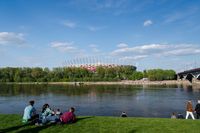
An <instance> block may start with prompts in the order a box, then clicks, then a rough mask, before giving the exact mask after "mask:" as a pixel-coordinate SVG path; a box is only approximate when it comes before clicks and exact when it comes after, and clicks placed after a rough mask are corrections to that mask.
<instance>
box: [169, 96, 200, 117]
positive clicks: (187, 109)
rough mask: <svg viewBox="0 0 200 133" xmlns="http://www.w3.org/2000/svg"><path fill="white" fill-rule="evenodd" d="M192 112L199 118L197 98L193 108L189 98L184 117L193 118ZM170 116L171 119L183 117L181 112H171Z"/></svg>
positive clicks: (199, 109) (199, 103) (199, 106)
mask: <svg viewBox="0 0 200 133" xmlns="http://www.w3.org/2000/svg"><path fill="white" fill-rule="evenodd" d="M193 113H196V119H200V100H198V102H197V105H196V106H195V109H193V106H192V101H191V100H189V101H188V102H187V105H186V117H185V119H188V117H189V116H191V117H192V119H193V120H195V118H194V114H193ZM171 118H172V119H176V118H178V119H183V118H184V117H183V115H182V114H181V113H178V115H177V116H176V114H175V113H172V115H171Z"/></svg>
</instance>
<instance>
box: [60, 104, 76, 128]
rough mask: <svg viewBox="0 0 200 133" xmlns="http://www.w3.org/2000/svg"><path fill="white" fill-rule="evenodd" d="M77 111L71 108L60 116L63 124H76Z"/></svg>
mask: <svg viewBox="0 0 200 133" xmlns="http://www.w3.org/2000/svg"><path fill="white" fill-rule="evenodd" d="M74 112H75V109H74V108H73V107H71V108H70V109H69V111H68V112H65V113H63V114H62V115H61V116H60V121H61V123H63V124H68V123H74V122H76V115H75V114H74Z"/></svg>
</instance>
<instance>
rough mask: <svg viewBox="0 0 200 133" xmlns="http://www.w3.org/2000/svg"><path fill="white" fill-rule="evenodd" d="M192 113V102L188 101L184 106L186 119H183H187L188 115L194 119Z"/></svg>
mask: <svg viewBox="0 0 200 133" xmlns="http://www.w3.org/2000/svg"><path fill="white" fill-rule="evenodd" d="M193 112H194V110H193V107H192V101H191V100H189V101H188V102H187V105H186V117H185V119H188V116H189V115H190V116H191V117H192V119H193V120H194V119H195V118H194V115H193Z"/></svg>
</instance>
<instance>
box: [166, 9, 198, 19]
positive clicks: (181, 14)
mask: <svg viewBox="0 0 200 133" xmlns="http://www.w3.org/2000/svg"><path fill="white" fill-rule="evenodd" d="M198 11H199V8H198V7H193V8H187V9H185V10H184V11H176V12H171V13H170V14H168V15H166V16H165V21H164V22H165V23H171V22H176V21H182V20H183V21H184V20H188V19H190V17H192V16H193V15H195V14H196V13H198Z"/></svg>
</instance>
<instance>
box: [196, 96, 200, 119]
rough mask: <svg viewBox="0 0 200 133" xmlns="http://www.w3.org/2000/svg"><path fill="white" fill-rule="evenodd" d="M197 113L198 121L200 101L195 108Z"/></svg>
mask: <svg viewBox="0 0 200 133" xmlns="http://www.w3.org/2000/svg"><path fill="white" fill-rule="evenodd" d="M195 111H196V114H197V119H199V118H200V100H198V103H197V105H196V107H195Z"/></svg>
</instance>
